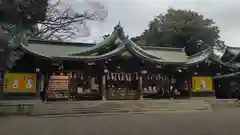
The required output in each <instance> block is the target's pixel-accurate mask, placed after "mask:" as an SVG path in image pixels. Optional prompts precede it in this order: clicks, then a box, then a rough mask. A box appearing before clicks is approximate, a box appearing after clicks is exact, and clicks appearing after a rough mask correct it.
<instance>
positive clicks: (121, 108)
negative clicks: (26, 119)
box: [0, 99, 236, 116]
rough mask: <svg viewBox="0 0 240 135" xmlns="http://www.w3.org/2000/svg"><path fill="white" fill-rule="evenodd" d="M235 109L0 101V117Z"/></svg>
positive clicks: (183, 103)
mask: <svg viewBox="0 0 240 135" xmlns="http://www.w3.org/2000/svg"><path fill="white" fill-rule="evenodd" d="M213 107H214V108H224V107H225V108H226V107H228V108H229V107H236V104H235V101H234V100H216V99H189V100H120V101H119V100H118V101H55V102H48V103H46V104H45V103H42V102H41V101H39V100H26V101H24V100H20V101H16V100H15V101H12V100H10V101H9V100H7V101H0V114H2V115H4V114H5V115H7V114H8V115H10V114H27V115H32V116H38V115H63V114H99V113H131V112H146V111H191V110H211V109H213Z"/></svg>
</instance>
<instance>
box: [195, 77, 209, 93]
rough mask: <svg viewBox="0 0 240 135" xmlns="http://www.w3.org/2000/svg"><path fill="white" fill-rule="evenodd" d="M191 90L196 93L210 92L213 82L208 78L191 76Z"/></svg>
mask: <svg viewBox="0 0 240 135" xmlns="http://www.w3.org/2000/svg"><path fill="white" fill-rule="evenodd" d="M192 90H193V91H195V92H198V91H209V92H210V91H212V90H213V81H212V77H210V76H193V78H192Z"/></svg>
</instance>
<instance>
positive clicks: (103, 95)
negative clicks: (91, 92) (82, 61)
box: [101, 75, 107, 100]
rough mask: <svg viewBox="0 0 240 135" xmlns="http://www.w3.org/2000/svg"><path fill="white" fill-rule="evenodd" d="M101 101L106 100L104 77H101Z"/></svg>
mask: <svg viewBox="0 0 240 135" xmlns="http://www.w3.org/2000/svg"><path fill="white" fill-rule="evenodd" d="M101 85H102V100H107V98H106V75H103V76H102V84H101Z"/></svg>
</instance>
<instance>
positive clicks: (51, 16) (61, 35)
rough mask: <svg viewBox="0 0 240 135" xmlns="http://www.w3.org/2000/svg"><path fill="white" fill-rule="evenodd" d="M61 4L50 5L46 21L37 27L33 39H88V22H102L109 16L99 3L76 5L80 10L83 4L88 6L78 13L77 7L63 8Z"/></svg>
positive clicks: (66, 6) (67, 6) (68, 6)
mask: <svg viewBox="0 0 240 135" xmlns="http://www.w3.org/2000/svg"><path fill="white" fill-rule="evenodd" d="M61 4H62V3H60V0H59V1H58V2H56V3H54V4H49V6H48V8H47V14H46V19H45V21H43V22H40V23H39V24H38V25H37V26H36V28H35V31H34V34H32V38H34V39H42V40H68V39H73V38H76V37H78V36H82V37H83V36H84V37H86V36H89V35H90V30H89V28H88V26H87V24H86V21H88V20H89V21H102V20H104V19H105V18H106V17H107V15H108V12H107V10H106V9H105V7H104V6H103V5H101V4H100V3H99V2H88V3H86V2H85V3H76V5H78V9H79V7H80V8H81V4H82V5H83V4H84V5H85V6H84V7H86V5H88V8H87V9H84V11H76V9H74V7H75V6H76V5H65V6H61ZM62 5H63V4H62ZM84 7H82V8H84Z"/></svg>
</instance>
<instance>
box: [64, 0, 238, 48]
mask: <svg viewBox="0 0 240 135" xmlns="http://www.w3.org/2000/svg"><path fill="white" fill-rule="evenodd" d="M68 1H70V0H68ZM71 1H79V0H71ZM85 1H89V0H85ZM92 1H94V0H92ZM95 1H99V2H100V3H101V4H102V5H104V6H105V8H106V9H107V10H108V17H107V18H106V20H105V21H104V22H88V25H89V26H90V29H91V36H90V37H88V38H78V39H76V40H75V41H83V42H89V41H94V40H96V39H99V37H101V36H103V35H104V34H108V33H110V32H112V31H113V27H114V26H115V25H116V24H117V23H118V21H120V22H121V25H122V26H123V27H124V30H125V32H126V33H127V34H128V35H129V36H137V35H140V33H142V32H143V31H144V29H146V28H147V26H148V23H149V21H151V20H152V19H153V17H154V16H157V15H158V14H160V13H165V12H166V10H167V9H168V8H169V7H171V8H175V9H191V10H194V11H196V12H199V13H201V14H203V15H204V16H205V17H208V18H212V19H213V20H214V21H215V22H216V24H217V25H218V26H219V28H220V31H221V33H220V36H221V39H222V40H224V41H225V42H226V44H227V45H228V46H238V47H240V43H239V42H238V41H239V39H240V29H239V28H240V0H95Z"/></svg>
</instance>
